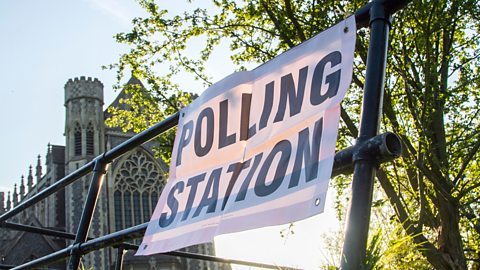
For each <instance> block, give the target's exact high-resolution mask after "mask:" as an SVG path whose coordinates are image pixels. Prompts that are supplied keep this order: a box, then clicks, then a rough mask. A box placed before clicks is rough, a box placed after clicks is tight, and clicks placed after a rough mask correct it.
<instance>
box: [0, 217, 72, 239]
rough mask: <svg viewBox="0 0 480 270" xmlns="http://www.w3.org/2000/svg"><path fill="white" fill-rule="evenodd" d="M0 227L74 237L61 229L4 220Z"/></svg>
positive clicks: (66, 237)
mask: <svg viewBox="0 0 480 270" xmlns="http://www.w3.org/2000/svg"><path fill="white" fill-rule="evenodd" d="M0 227H4V228H6V229H10V230H16V231H24V232H29V233H38V234H43V235H48V236H53V237H60V238H65V239H75V234H73V233H68V232H62V231H57V230H52V229H47V228H39V227H34V226H29V225H24V224H19V223H13V222H8V221H5V222H4V223H3V224H0Z"/></svg>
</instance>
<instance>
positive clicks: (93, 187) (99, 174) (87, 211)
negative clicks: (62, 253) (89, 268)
mask: <svg viewBox="0 0 480 270" xmlns="http://www.w3.org/2000/svg"><path fill="white" fill-rule="evenodd" d="M106 166H107V164H106V163H105V161H104V160H103V158H99V159H97V160H95V165H94V167H93V175H92V181H91V183H90V187H89V189H88V193H87V200H86V201H85V206H84V207H83V212H82V217H81V218H80V224H79V225H78V229H77V234H76V236H75V241H74V243H73V247H74V248H73V249H72V252H71V256H70V261H69V262H68V269H69V270H77V269H78V266H79V264H80V258H81V256H82V254H81V252H80V250H78V247H79V246H80V244H81V243H84V242H85V241H86V240H87V236H88V230H89V229H90V224H91V222H92V217H93V212H94V211H95V206H96V204H97V200H98V196H99V194H100V189H101V187H102V183H103V177H104V175H105V169H106Z"/></svg>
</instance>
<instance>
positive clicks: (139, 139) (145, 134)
mask: <svg viewBox="0 0 480 270" xmlns="http://www.w3.org/2000/svg"><path fill="white" fill-rule="evenodd" d="M179 116H180V113H179V112H176V113H174V114H172V115H170V116H169V117H167V118H165V119H164V120H162V121H160V122H159V123H157V124H155V125H153V126H151V127H150V128H148V129H146V130H144V131H142V132H140V133H138V134H137V135H135V136H133V137H131V138H130V139H128V140H126V141H124V142H123V143H121V144H119V145H117V146H115V147H114V148H112V149H111V150H110V151H108V152H106V153H105V155H103V158H104V160H105V161H107V162H108V163H110V162H112V161H113V160H114V159H116V158H118V157H120V156H121V155H123V154H125V153H126V152H128V151H130V150H132V149H134V148H135V147H137V146H140V145H141V144H143V143H146V142H148V141H150V140H152V139H153V138H155V137H157V136H158V135H160V134H162V133H163V132H165V131H167V130H169V129H170V128H172V127H174V126H176V125H177V124H178V119H179ZM99 157H100V156H99Z"/></svg>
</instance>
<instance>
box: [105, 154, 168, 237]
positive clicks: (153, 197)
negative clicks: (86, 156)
mask: <svg viewBox="0 0 480 270" xmlns="http://www.w3.org/2000/svg"><path fill="white" fill-rule="evenodd" d="M163 175H164V174H163V171H162V169H161V168H160V166H159V164H158V163H157V162H156V161H155V160H154V159H153V158H152V157H150V156H149V155H148V154H147V153H145V152H144V151H142V150H136V151H134V152H132V153H131V154H130V155H129V156H128V157H127V158H126V159H125V160H124V161H123V162H122V163H121V164H119V165H118V169H117V170H116V173H115V175H114V182H115V184H114V193H113V200H114V207H115V215H114V216H115V223H114V224H115V230H117V231H118V230H121V229H125V228H128V227H131V226H133V225H138V224H141V223H143V222H147V221H149V220H150V216H151V215H152V213H153V210H154V208H155V205H156V203H157V201H158V194H160V192H161V190H162V189H163V186H164V178H163Z"/></svg>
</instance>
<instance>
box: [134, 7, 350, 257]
mask: <svg viewBox="0 0 480 270" xmlns="http://www.w3.org/2000/svg"><path fill="white" fill-rule="evenodd" d="M355 37H356V27H355V19H354V16H351V17H349V18H348V19H346V20H345V21H342V22H341V23H339V24H337V25H335V26H334V27H332V28H330V29H328V30H326V31H324V32H322V33H320V34H318V35H317V36H315V37H314V38H312V39H310V40H308V41H306V42H304V43H302V44H300V45H299V46H297V47H295V48H293V49H291V50H289V51H287V52H285V53H283V54H281V55H280V56H278V57H276V58H274V59H272V60H271V61H269V62H267V63H265V64H263V65H261V66H259V67H257V68H256V69H254V70H252V71H245V72H238V73H235V74H232V75H230V76H228V77H226V78H224V79H223V80H221V81H220V82H218V83H216V84H214V85H212V86H211V87H210V88H208V89H207V90H206V91H205V92H204V93H203V94H202V95H201V96H200V97H199V98H197V99H196V100H195V101H194V102H193V103H192V104H190V105H189V106H188V107H186V108H184V109H183V110H182V111H181V112H180V120H179V123H178V131H177V136H176V138H175V144H174V149H173V155H172V162H171V165H170V175H169V180H168V182H167V184H166V186H165V188H164V190H163V192H162V194H161V196H160V199H159V201H158V204H157V206H156V208H155V211H154V213H153V216H152V219H151V221H150V223H149V225H148V228H147V231H146V233H145V236H144V238H143V242H142V244H141V246H140V248H139V250H138V251H137V255H148V254H154V253H162V252H167V251H172V250H176V249H179V248H182V247H186V246H190V245H194V244H199V243H205V242H209V241H212V240H213V238H214V236H216V235H220V234H226V233H233V232H238V231H244V230H249V229H254V228H259V227H264V226H270V225H279V224H285V223H288V222H293V221H297V220H301V219H304V218H307V217H310V216H313V215H316V214H319V213H321V212H323V208H324V204H325V197H326V194H327V188H328V182H329V179H330V176H331V172H332V166H333V158H334V155H335V142H336V138H337V133H338V123H339V118H340V102H341V101H342V99H343V97H344V96H345V93H346V91H347V88H348V87H349V84H350V81H351V77H352V67H353V53H354V48H355Z"/></svg>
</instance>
